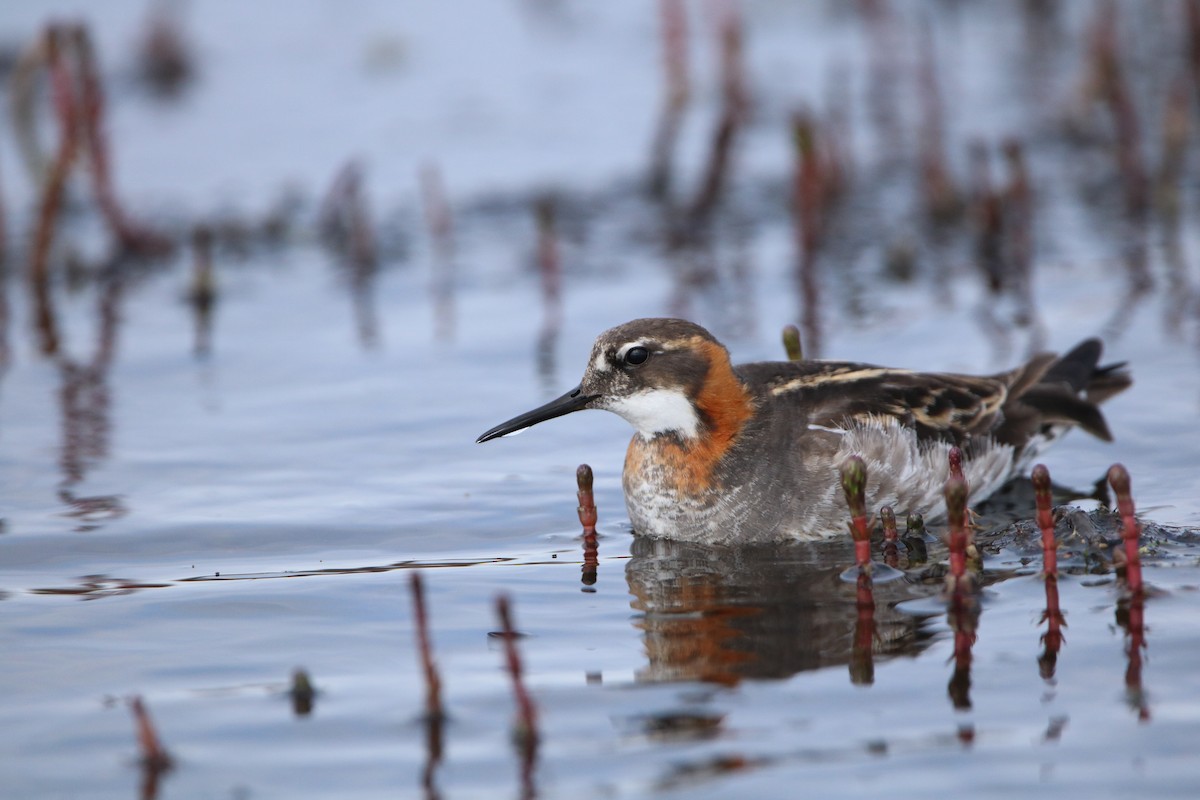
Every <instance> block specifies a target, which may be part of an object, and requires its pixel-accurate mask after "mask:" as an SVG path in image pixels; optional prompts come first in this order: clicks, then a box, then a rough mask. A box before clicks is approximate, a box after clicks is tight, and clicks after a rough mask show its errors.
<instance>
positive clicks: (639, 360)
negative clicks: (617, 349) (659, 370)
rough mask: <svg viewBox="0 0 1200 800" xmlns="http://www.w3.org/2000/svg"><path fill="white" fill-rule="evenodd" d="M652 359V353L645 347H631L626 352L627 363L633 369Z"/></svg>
mask: <svg viewBox="0 0 1200 800" xmlns="http://www.w3.org/2000/svg"><path fill="white" fill-rule="evenodd" d="M649 357H650V351H649V350H647V349H646V348H644V347H631V348H629V349H628V350H626V351H625V363H626V364H628V365H630V366H631V367H636V366H637V365H638V364H645V363H646V359H647V358H649Z"/></svg>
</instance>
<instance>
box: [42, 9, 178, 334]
mask: <svg viewBox="0 0 1200 800" xmlns="http://www.w3.org/2000/svg"><path fill="white" fill-rule="evenodd" d="M35 54H36V55H35V56H34V57H33V58H32V61H30V62H29V63H31V64H37V63H39V62H40V64H41V65H43V66H44V67H45V69H46V70H47V71H48V72H49V76H50V85H51V90H52V95H53V102H54V111H55V117H56V119H57V121H58V127H59V144H58V149H57V151H56V153H55V155H54V157H53V160H52V161H51V163H50V167H49V169H48V171H46V172H45V173H44V174H43V173H42V172H41V170H40V169H39V167H40V166H41V162H40V161H39V160H38V159H37V157H36V156H30V158H31V159H32V160H31V165H33V167H34V169H35V172H37V176H38V178H39V180H40V181H41V184H42V198H41V202H40V203H39V206H38V214H37V220H36V222H35V227H34V233H33V237H32V238H33V246H32V248H31V253H30V263H29V275H30V280H31V281H32V282H33V283H34V285H35V286H37V285H39V284H41V285H44V284H45V282H46V281H47V273H48V262H49V255H50V245H51V242H52V240H53V237H54V229H55V227H56V224H57V221H58V217H59V212H60V210H61V208H62V203H63V193H64V191H65V188H66V182H67V178H68V177H69V176H70V173H71V171H72V169H73V168H74V166H75V163H76V161H77V160H78V157H79V155H80V154H81V152H85V153H86V155H87V163H88V165H89V167H90V172H91V177H92V190H93V194H94V196H95V200H96V204H97V206H98V208H99V210H100V213H101V215H102V216H103V217H104V219H105V222H107V223H108V227H109V229H110V230H111V231H112V233H113V235H114V237H115V238H116V240H117V244H118V246H119V247H120V248H121V249H122V251H124V252H126V253H132V254H135V255H149V256H154V255H162V254H164V253H166V252H168V251H169V250H170V247H171V243H170V242H169V241H168V240H167V239H165V238H164V237H162V236H160V235H158V234H156V233H154V232H152V231H150V230H149V229H147V228H144V227H142V226H139V225H136V224H134V223H133V222H132V221H131V220H130V218H129V216H128V215H127V214H126V213H125V211H124V210H123V209H122V207H121V205H120V203H119V202H118V201H117V196H116V192H115V190H114V189H113V181H112V168H111V162H110V160H109V148H108V140H107V137H106V135H105V132H104V93H103V89H102V87H101V85H100V79H99V76H98V71H97V68H96V57H95V51H94V49H93V47H92V41H91V35H90V34H89V32H88V29H87V27H86V26H84V25H61V24H51V25H48V26H47V27H46V29H45V31H44V32H43V34H42V38H41V41H40V43H39V45H38V48H37V50H36V51H35ZM27 69H33V70H35V69H36V67H27ZM31 78H32V76H31V75H26V76H23V79H24V80H26V81H28V80H30V79H31ZM26 115H29V116H30V117H31V116H32V110H31V109H29V108H23V110H22V112H21V116H22V117H24V116H26ZM19 124H21V125H25V126H29V125H31V122H28V121H25V122H21V121H19ZM26 138H27V139H30V140H31V141H32V139H33V137H32V136H31V135H29V134H26ZM34 148H36V145H33V144H31V143H29V142H27V143H26V149H27V150H32V149H34ZM56 346H57V344H56V343H55V344H54V346H52V347H50V348H49V349H47V343H46V342H45V341H44V342H43V352H47V353H48V354H49V353H53V352H54V350H55V349H56Z"/></svg>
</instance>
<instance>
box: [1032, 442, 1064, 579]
mask: <svg viewBox="0 0 1200 800" xmlns="http://www.w3.org/2000/svg"><path fill="white" fill-rule="evenodd" d="M1031 477H1032V479H1033V496H1034V498H1035V499H1036V501H1037V524H1038V527H1039V528H1041V530H1042V574H1044V575H1047V576H1052V575H1057V574H1058V542H1056V541H1055V539H1054V516H1053V514H1052V513H1051V511H1050V507H1051V504H1052V498H1051V495H1050V470H1048V469H1046V465H1045V464H1038V465H1037V466H1036V467H1034V468H1033V475H1032V476H1031Z"/></svg>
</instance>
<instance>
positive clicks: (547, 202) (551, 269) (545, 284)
mask: <svg viewBox="0 0 1200 800" xmlns="http://www.w3.org/2000/svg"><path fill="white" fill-rule="evenodd" d="M534 212H535V214H536V217H537V232H538V242H537V263H538V273H539V274H540V275H541V277H542V307H543V309H544V310H545V315H546V319H545V327H546V329H547V330H557V329H558V327H559V323H560V318H561V316H562V259H561V256H560V255H559V247H558V234H557V231H556V230H555V212H554V200H553V198H551V197H549V196H545V197H541V198H539V199H538V201H537V203H536V204H535V206H534Z"/></svg>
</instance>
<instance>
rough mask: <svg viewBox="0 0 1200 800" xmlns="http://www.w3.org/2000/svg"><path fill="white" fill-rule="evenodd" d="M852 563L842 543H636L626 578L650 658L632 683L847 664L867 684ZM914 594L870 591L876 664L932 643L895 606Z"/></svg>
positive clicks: (899, 584) (885, 588)
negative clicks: (847, 578) (847, 571)
mask: <svg viewBox="0 0 1200 800" xmlns="http://www.w3.org/2000/svg"><path fill="white" fill-rule="evenodd" d="M852 560H853V559H852V555H851V552H850V550H849V548H848V547H847V546H846V543H842V542H838V543H803V544H786V545H763V546H756V547H739V548H716V547H702V546H697V545H690V544H687V543H681V542H672V541H663V540H656V539H645V538H640V537H639V538H636V539H635V540H634V542H633V547H632V558H631V559H630V560H629V562H628V564H627V566H626V569H625V575H626V579H627V580H628V582H629V591H630V593H631V594H632V595H633V596H634V598H635V599H634V601H633V607H634V608H635V609H637V610H638V611H640V612H642V616H641V619H640V621H639V623H638V624H639V627H641V628H642V630H643V632H644V636H645V643H646V645H645V646H646V654H647V657H648V660H649V663H648V664H647V666H646V667H645V668H644V669H643V670H642V671H641V673H640V674H639V675H638V678H639V680H643V681H687V680H700V681H709V682H713V683H719V684H723V685H732V684H736V683H738V682H739V681H741V680H742V679H744V678H786V677H788V676H790V675H793V674H795V673H797V672H803V671H806V670H814V669H819V668H822V667H829V666H836V665H847V666H848V667H849V668H850V672H851V676H850V677H851V681H852V682H855V683H863V682H868V683H869V682H870V681H869V678H868V679H866V680H864V679H863V674H862V673H863V669H862V668H863V665H864V664H868V663H869V664H870V667H869V669H868V670H867V674H869V672H870V670H873V668H874V664H873V659H871V658H864V655H865V654H864V653H863V641H862V638H863V637H862V633H863V625H862V624H861V622H862V621H861V619H860V611H861V609H860V608H859V606H860V605H861V604H860V603H859V599H860V598H859V592H858V587H856V586H855V585H854V584H851V583H846V582H844V581H843V580H842V579H841V578H840V577H839V576H840V574H841V573H842V571H843V569H844V566H845V565H846V564H847V563H849V562H850V561H852ZM921 593H922V590H921V588H920V587H917V586H913V585H912V584H909V583H907V582H906V581H893V582H891V583H887V584H881V585H879V586H876V587H875V591H874V595H875V597H874V599H875V601H876V603H877V610H876V611H875V614H874V619H873V625H872V627H871V632H872V639H873V642H872V645H871V649H872V650H873V655H874V657H875V658H878V657H892V656H896V655H915V654H916V653H919V652H920V651H921V650H923V649H924V648H925V647H926V646H927V645H928V644H929V641H930V634H929V633H928V632H927V631H926V630H925V628H924V626H923V622H924V619H923V618H921V617H918V616H912V615H909V614H905V613H901V612H899V611H896V610H895V608H894V606H895V603H896V602H898V601H899V600H901V599H907V598H910V597H914V596H917V595H918V594H921ZM926 593H927V592H926ZM856 665H857V667H856Z"/></svg>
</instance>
